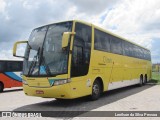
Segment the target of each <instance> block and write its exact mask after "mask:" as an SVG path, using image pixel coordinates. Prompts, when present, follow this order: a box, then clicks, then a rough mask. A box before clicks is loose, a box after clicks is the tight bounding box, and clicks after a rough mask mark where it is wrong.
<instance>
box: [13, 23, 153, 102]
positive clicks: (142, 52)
mask: <svg viewBox="0 0 160 120" xmlns="http://www.w3.org/2000/svg"><path fill="white" fill-rule="evenodd" d="M22 43H26V44H27V47H26V50H25V54H24V56H18V54H17V53H16V51H17V46H18V44H22ZM13 55H14V56H17V57H23V58H24V62H23V80H22V81H23V90H24V93H25V94H26V95H29V96H38V97H47V98H48V97H52V98H56V99H73V98H78V97H82V96H88V95H90V96H91V99H92V100H96V99H98V98H99V97H100V95H101V93H102V92H104V91H108V90H113V89H117V88H121V87H125V86H130V85H134V84H139V85H140V86H142V85H144V84H145V83H146V82H147V81H148V80H150V79H151V56H150V51H149V50H148V49H146V48H143V47H141V46H139V45H137V44H135V43H132V42H130V41H127V40H126V39H124V38H122V37H120V36H117V35H115V34H113V33H111V32H108V31H106V30H104V29H102V28H100V27H97V26H95V25H93V24H90V23H86V22H84V21H80V20H73V21H65V22H59V23H54V24H49V25H45V26H41V27H38V28H36V29H34V30H33V31H32V33H31V35H30V37H29V40H28V41H19V42H16V43H15V45H14V48H13Z"/></svg>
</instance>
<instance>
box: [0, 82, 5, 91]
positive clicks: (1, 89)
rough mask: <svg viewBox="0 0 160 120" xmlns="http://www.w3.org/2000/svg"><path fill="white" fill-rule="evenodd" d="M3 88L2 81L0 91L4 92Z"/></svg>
mask: <svg viewBox="0 0 160 120" xmlns="http://www.w3.org/2000/svg"><path fill="white" fill-rule="evenodd" d="M3 89H4V85H3V83H1V82H0V92H3Z"/></svg>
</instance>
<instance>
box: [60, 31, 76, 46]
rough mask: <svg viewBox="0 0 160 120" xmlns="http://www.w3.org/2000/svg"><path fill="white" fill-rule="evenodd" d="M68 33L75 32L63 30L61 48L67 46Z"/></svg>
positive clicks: (73, 33)
mask: <svg viewBox="0 0 160 120" xmlns="http://www.w3.org/2000/svg"><path fill="white" fill-rule="evenodd" d="M70 35H75V32H64V33H63V36H62V48H65V47H67V46H68V43H69V38H70Z"/></svg>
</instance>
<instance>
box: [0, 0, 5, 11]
mask: <svg viewBox="0 0 160 120" xmlns="http://www.w3.org/2000/svg"><path fill="white" fill-rule="evenodd" d="M5 6H6V3H5V2H4V0H0V13H3V12H4V9H5Z"/></svg>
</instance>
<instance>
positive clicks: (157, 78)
mask: <svg viewBox="0 0 160 120" xmlns="http://www.w3.org/2000/svg"><path fill="white" fill-rule="evenodd" d="M152 80H155V81H157V83H158V84H160V72H152Z"/></svg>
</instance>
